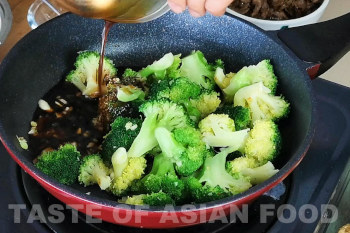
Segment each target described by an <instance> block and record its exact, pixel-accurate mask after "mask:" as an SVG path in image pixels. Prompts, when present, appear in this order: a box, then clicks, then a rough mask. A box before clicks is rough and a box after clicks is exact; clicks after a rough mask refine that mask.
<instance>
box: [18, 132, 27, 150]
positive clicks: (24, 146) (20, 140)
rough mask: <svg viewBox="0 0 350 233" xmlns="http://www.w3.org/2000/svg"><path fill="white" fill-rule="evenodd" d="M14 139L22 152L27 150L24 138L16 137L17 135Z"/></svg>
mask: <svg viewBox="0 0 350 233" xmlns="http://www.w3.org/2000/svg"><path fill="white" fill-rule="evenodd" d="M16 137H17V140H18V142H19V145H20V146H21V148H22V149H23V150H28V143H27V140H26V139H25V138H24V137H18V136H17V135H16Z"/></svg>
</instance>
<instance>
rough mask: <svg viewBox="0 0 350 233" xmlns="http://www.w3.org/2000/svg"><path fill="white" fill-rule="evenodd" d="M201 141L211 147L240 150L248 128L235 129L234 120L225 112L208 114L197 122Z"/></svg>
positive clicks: (242, 147)
mask: <svg viewBox="0 0 350 233" xmlns="http://www.w3.org/2000/svg"><path fill="white" fill-rule="evenodd" d="M198 126H199V129H200V132H201V134H202V137H203V141H204V142H205V143H206V144H207V145H209V146H212V147H228V148H229V149H230V150H231V152H233V151H236V150H239V151H241V152H242V150H243V149H244V145H245V142H246V140H247V137H248V132H249V129H244V130H240V131H235V123H234V121H233V120H232V119H231V118H230V117H229V116H228V115H226V114H210V115H209V116H207V117H206V118H204V119H203V120H201V121H200V122H199V125H198Z"/></svg>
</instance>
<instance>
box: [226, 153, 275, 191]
mask: <svg viewBox="0 0 350 233" xmlns="http://www.w3.org/2000/svg"><path fill="white" fill-rule="evenodd" d="M226 166H227V170H228V172H229V173H230V174H231V175H233V176H234V175H236V174H238V173H240V174H241V175H243V176H246V177H248V178H249V180H250V182H251V184H253V185H256V184H260V183H262V182H264V181H265V180H267V179H269V178H270V177H272V176H273V175H275V174H276V173H277V172H278V170H277V169H275V167H274V166H273V164H272V163H271V162H270V161H269V162H267V163H266V164H264V165H262V166H260V163H259V162H258V161H257V160H256V159H254V158H250V157H246V156H242V157H239V158H236V159H234V160H232V161H229V162H227V165H226Z"/></svg>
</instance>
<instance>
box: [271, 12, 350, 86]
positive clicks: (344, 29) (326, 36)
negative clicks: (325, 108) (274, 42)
mask: <svg viewBox="0 0 350 233" xmlns="http://www.w3.org/2000/svg"><path fill="white" fill-rule="evenodd" d="M277 35H278V37H279V39H280V40H281V41H283V42H284V43H285V45H286V46H287V47H289V48H290V49H291V50H292V51H293V52H294V53H295V54H296V55H297V56H298V57H299V58H300V59H301V60H303V61H304V62H306V63H308V64H309V67H308V68H307V71H308V73H309V75H310V77H311V79H313V78H316V77H318V76H319V75H321V74H323V73H324V72H326V71H327V70H328V69H329V68H331V67H332V66H333V65H334V64H335V63H337V62H338V61H339V60H340V59H341V58H342V57H343V56H344V55H345V54H346V53H347V52H348V51H350V13H348V14H345V15H343V16H340V17H338V18H335V19H332V20H329V21H326V22H322V23H317V24H312V25H307V26H302V27H296V28H289V29H285V30H281V31H279V32H278V33H277Z"/></svg>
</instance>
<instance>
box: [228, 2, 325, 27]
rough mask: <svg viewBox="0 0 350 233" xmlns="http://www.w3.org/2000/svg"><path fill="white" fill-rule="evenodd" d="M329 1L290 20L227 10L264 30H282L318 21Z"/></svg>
mask: <svg viewBox="0 0 350 233" xmlns="http://www.w3.org/2000/svg"><path fill="white" fill-rule="evenodd" d="M328 3H329V0H324V1H323V3H322V4H321V6H319V7H318V8H317V9H316V10H315V11H314V12H312V13H311V14H308V15H305V16H303V17H300V18H296V19H289V20H265V19H257V18H253V17H249V16H245V15H242V14H240V13H237V12H236V11H233V10H231V9H230V8H227V10H226V12H227V13H229V14H232V15H234V16H237V17H239V18H242V19H244V20H247V21H249V22H251V23H253V24H255V25H256V26H258V27H260V28H262V29H264V30H280V29H282V28H286V27H298V26H302V25H306V24H313V23H317V22H318V21H319V19H320V18H321V16H322V15H323V13H324V11H325V10H326V7H327V5H328Z"/></svg>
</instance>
